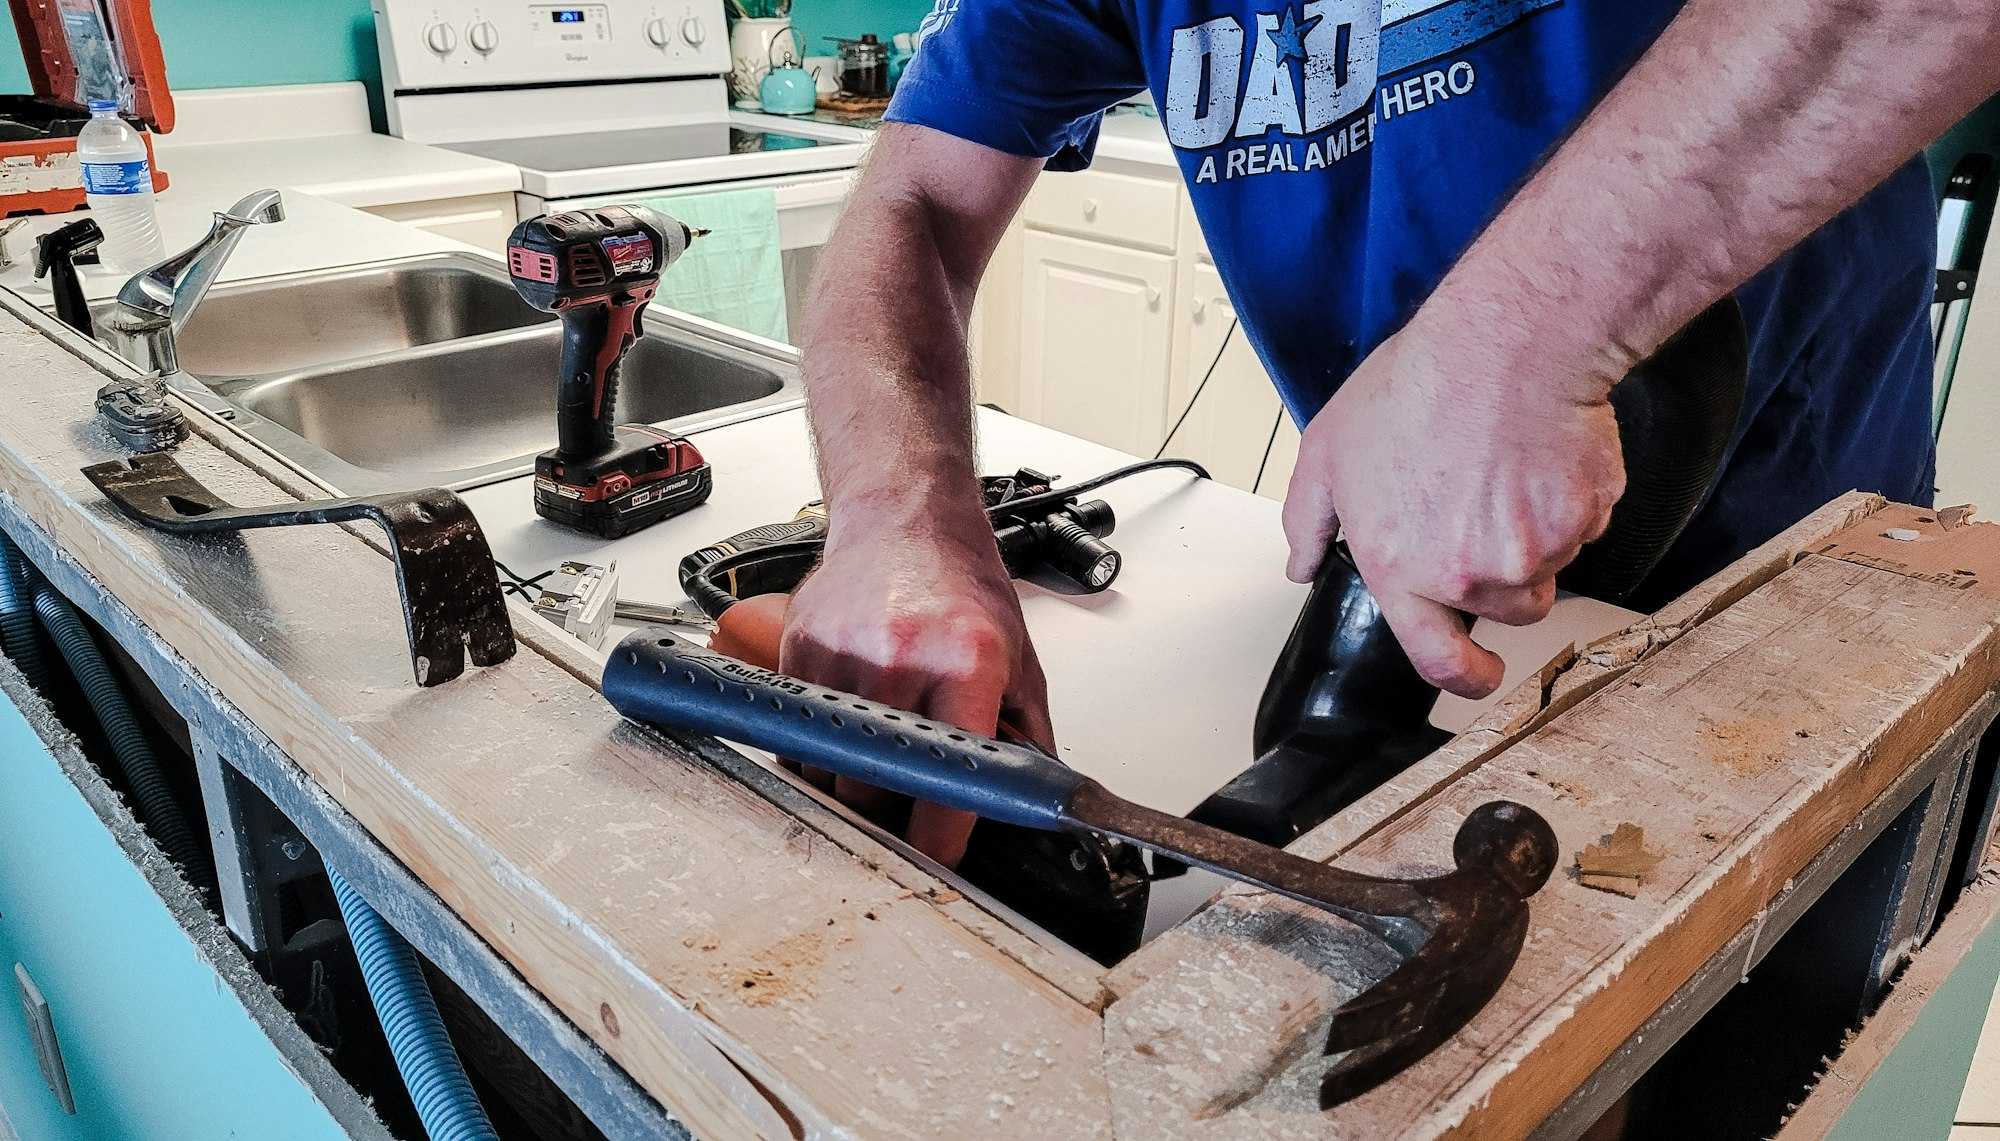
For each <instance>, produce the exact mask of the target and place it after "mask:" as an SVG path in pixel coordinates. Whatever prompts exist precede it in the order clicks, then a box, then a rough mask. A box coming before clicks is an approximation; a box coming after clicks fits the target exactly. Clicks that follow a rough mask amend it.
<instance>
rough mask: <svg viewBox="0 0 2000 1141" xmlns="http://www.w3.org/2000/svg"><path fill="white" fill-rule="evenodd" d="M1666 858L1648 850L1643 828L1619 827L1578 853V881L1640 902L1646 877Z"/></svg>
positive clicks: (1636, 826)
mask: <svg viewBox="0 0 2000 1141" xmlns="http://www.w3.org/2000/svg"><path fill="white" fill-rule="evenodd" d="M1664 858H1665V857H1664V856H1662V855H1661V854H1660V853H1659V852H1649V851H1647V850H1646V830H1645V829H1644V828H1641V827H1639V826H1638V825H1637V824H1632V823H1625V824H1620V825H1619V826H1618V827H1617V828H1615V829H1613V830H1612V832H1611V833H1610V834H1609V835H1607V836H1605V837H1603V838H1601V839H1600V840H1598V842H1597V843H1595V844H1591V845H1588V846H1587V847H1585V848H1584V849H1583V851H1581V852H1578V853H1577V854H1576V881H1577V882H1578V883H1580V884H1582V885H1583V886H1585V887H1587V888H1594V889H1596V890H1598V891H1608V892H1610V893H1612V894H1613V895H1622V896H1624V897H1625V898H1626V899H1637V898H1639V887H1640V885H1641V884H1643V883H1645V882H1646V876H1647V874H1648V873H1650V872H1651V871H1652V870H1653V868H1654V867H1656V866H1658V864H1659V862H1660V861H1661V860H1662V859H1664Z"/></svg>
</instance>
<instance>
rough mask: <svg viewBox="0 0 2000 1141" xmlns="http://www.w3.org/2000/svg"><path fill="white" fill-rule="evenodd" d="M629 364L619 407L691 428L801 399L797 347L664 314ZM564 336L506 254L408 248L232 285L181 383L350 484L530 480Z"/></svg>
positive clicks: (215, 303)
mask: <svg viewBox="0 0 2000 1141" xmlns="http://www.w3.org/2000/svg"><path fill="white" fill-rule="evenodd" d="M645 329H646V335H645V336H644V337H642V338H640V340H639V341H638V343H637V344H635V345H634V346H633V347H632V351H631V352H630V353H629V354H628V355H627V356H626V358H625V363H624V366H623V368H622V369H621V370H620V375H619V390H618V413H617V414H618V418H619V419H620V420H621V421H623V422H630V423H645V424H664V425H666V426H667V427H668V428H670V429H672V430H675V431H679V432H688V431H694V430H697V429H700V428H706V427H713V426H716V425H719V424H723V423H728V422H731V421H734V420H741V419H746V418H749V417H751V416H756V415H762V414H764V413H766V412H770V411H775V410H778V409H780V408H785V407H791V406H794V405H796V404H797V403H798V402H799V398H800V396H801V388H800V385H799V380H798V367H797V358H796V356H795V354H793V353H792V352H790V351H789V350H786V349H784V348H782V347H778V346H773V345H771V344H769V343H768V342H764V341H760V340H757V339H755V338H752V337H748V336H744V335H742V334H737V333H734V332H732V331H731V330H728V329H724V328H722V327H720V326H716V325H713V324H711V323H708V322H705V321H701V320H699V319H696V318H691V317H686V316H684V315H681V314H677V313H674V312H671V311H668V310H661V309H657V308H656V309H649V310H648V311H647V314H646V317H645ZM561 335H562V329H561V326H560V325H559V324H557V323H556V322H555V321H554V320H553V319H552V318H550V317H549V316H548V315H546V314H543V313H540V312H537V311H536V310H535V309H533V308H531V307H529V306H528V305H527V304H526V303H525V302H522V301H521V300H520V298H519V297H518V296H516V295H515V293H514V288H513V286H512V284H510V283H509V282H508V280H507V277H506V272H505V270H504V269H503V268H502V267H500V266H499V265H498V264H497V263H494V262H489V261H487V260H485V259H483V258H478V257H475V256H472V255H469V254H468V255H441V256H435V257H425V258H414V259H406V260H402V261H396V262H387V263H381V264H377V265H370V266H360V267H355V268H351V269H344V270H336V271H329V272H319V273H307V274H296V275H287V276H282V277H273V278H264V279H259V280H256V281H248V282H240V283H233V284H227V285H218V286H216V287H215V288H214V289H213V290H211V291H210V293H209V295H208V297H207V299H206V300H204V301H203V303H202V307H201V308H200V309H198V310H197V311H196V313H195V315H194V317H193V319H191V320H190V321H189V322H188V325H187V327H186V328H185V329H184V330H183V331H182V333H181V335H180V340H179V351H180V360H181V364H182V367H183V368H185V369H186V370H187V372H186V374H185V375H183V376H181V377H179V378H177V380H176V383H177V385H178V386H179V387H180V388H182V389H183V390H184V391H188V392H189V393H190V395H192V396H194V397H195V398H196V399H197V400H199V401H201V402H202V403H203V404H205V405H207V406H208V407H211V408H213V409H215V410H216V411H217V412H218V413H219V414H221V415H223V416H225V417H226V418H228V419H230V420H231V421H233V422H234V423H235V424H236V425H237V427H239V428H241V429H242V430H243V431H244V432H245V433H246V434H248V435H249V436H250V437H252V438H253V439H255V440H258V441H259V442H261V443H263V444H264V445H265V446H266V447H267V448H269V449H270V450H271V451H273V452H275V453H277V454H278V455H280V456H281V457H283V458H284V459H286V460H288V461H290V462H291V463H293V464H295V465H297V466H298V467H300V468H301V469H303V470H305V471H306V472H308V473H309V474H311V475H312V476H314V477H315V478H317V479H318V480H320V481H321V482H323V483H325V484H327V485H328V486H331V487H334V488H337V489H339V490H340V491H342V492H345V493H347V494H351V495H366V494H374V493H377V492H381V491H388V490H396V489H406V488H414V487H424V486H442V487H451V488H455V489H461V490H462V489H464V488H467V487H475V486H478V485H480V484H483V483H491V482H494V481H496V480H501V479H507V478H511V477H513V476H517V475H522V474H525V473H527V472H529V471H532V470H533V468H534V457H535V454H536V453H538V452H540V451H542V450H543V449H545V448H548V447H550V446H552V445H553V444H554V443H555V385H556V373H557V367H558V364H559V361H560V357H561Z"/></svg>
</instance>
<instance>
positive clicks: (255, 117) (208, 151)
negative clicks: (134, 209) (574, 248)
mask: <svg viewBox="0 0 2000 1141" xmlns="http://www.w3.org/2000/svg"><path fill="white" fill-rule="evenodd" d="M176 105H177V109H178V112H179V126H178V128H177V129H176V130H175V131H174V132H171V133H169V134H166V135H163V136H160V137H159V138H158V139H157V140H156V143H155V145H156V147H157V149H158V159H159V164H160V168H161V169H162V170H164V171H166V172H167V177H168V186H167V189H166V190H165V191H163V192H161V194H160V196H159V200H158V201H159V218H160V231H161V235H160V236H161V239H162V241H163V243H164V245H165V246H166V248H167V251H168V252H169V253H173V252H176V251H179V250H182V249H185V248H187V247H188V246H189V245H192V244H193V243H194V242H195V241H196V240H197V239H198V238H200V237H201V235H202V234H204V233H206V232H207V231H208V227H209V223H210V220H211V218H212V217H213V215H214V214H215V212H216V211H218V210H226V209H228V208H229V207H230V206H231V205H232V204H234V203H235V202H236V201H237V199H239V198H241V197H243V196H244V195H245V194H248V193H250V192H251V191H253V190H261V189H264V188H266V187H272V188H276V189H277V190H279V191H280V192H281V193H282V194H283V195H284V203H285V220H284V221H282V222H278V223H274V224H270V225H262V226H252V227H250V228H249V229H247V230H245V231H244V232H243V238H242V240H241V242H239V243H238V245H237V247H236V251H235V253H233V254H232V255H231V256H230V258H229V261H228V262H227V263H226V264H225V265H224V266H223V269H222V275H221V277H220V278H219V279H218V280H221V281H237V280H242V279H245V278H253V277H267V276H270V275H272V274H279V273H294V272H299V271H303V270H315V269H334V268H337V267H340V266H345V265H358V264H360V263H363V262H372V261H386V260H389V259H392V258H403V257H414V256H417V255H420V254H429V253H441V252H446V251H458V252H466V251H471V252H474V253H480V251H478V250H476V249H475V248H474V247H472V246H468V245H464V244H462V243H460V242H455V241H452V240H451V239H449V238H441V237H438V236H437V235H435V234H431V233H428V232H426V231H423V230H420V229H417V228H416V227H415V226H409V225H404V224H403V223H401V222H393V221H390V220H388V219H386V218H378V217H376V216H375V215H373V214H369V213H366V212H365V211H362V210H359V209H355V208H354V207H358V206H367V205H380V204H383V203H389V202H415V201H423V200H425V199H431V198H450V197H460V196H464V195H469V194H485V193H498V192H505V191H512V190H515V189H517V188H518V187H519V186H520V184H521V176H520V172H519V171H517V170H515V169H514V168H513V167H511V166H508V165H506V164H505V163H497V162H493V161H491V160H490V159H482V158H475V157H473V156H471V155H462V154H457V153H455V152H453V151H447V150H443V149H440V148H437V147H428V146H424V145H422V144H420V143H412V142H407V141H405V140H403V139H396V138H390V137H389V136H387V135H374V134H368V133H366V129H367V124H368V111H367V101H366V98H365V95H364V93H363V90H362V88H361V85H360V84H358V83H329V84H300V85H296V86H291V87H263V88H247V87H246V88H226V89H220V90H216V91H191V92H185V93H182V94H181V95H179V96H178V97H177V99H176ZM313 131H319V132H327V133H320V134H309V132H313ZM302 132H305V133H308V134H307V137H298V136H299V135H300V134H301V133H302ZM83 216H85V215H84V212H82V211H77V212H74V213H70V214H60V215H48V216H46V217H37V218H30V219H28V220H27V222H26V223H25V224H24V225H23V226H22V227H21V228H20V229H18V230H16V231H14V233H13V234H12V235H10V236H9V237H8V239H7V248H8V251H9V253H10V254H11V255H12V257H13V259H14V263H15V264H14V265H12V266H10V267H8V268H7V269H5V270H0V285H4V286H6V287H8V288H10V289H13V290H15V291H16V292H18V293H20V294H21V295H23V296H24V297H27V298H28V299H29V300H31V301H33V302H35V303H36V304H38V305H47V304H48V303H49V302H48V299H49V289H48V284H47V282H45V281H36V280H35V279H34V272H33V266H34V239H35V236H36V235H38V234H42V233H46V232H48V231H49V230H53V229H55V228H56V227H58V226H61V225H63V224H65V223H67V222H69V221H71V220H73V219H75V218H79V217H83ZM481 256H491V255H488V254H483V253H482V254H481ZM79 269H80V270H81V274H80V276H81V278H82V281H83V290H84V294H85V296H87V297H89V298H91V299H92V300H96V299H98V298H103V297H110V296H112V295H113V294H115V293H117V292H118V289H119V287H120V286H122V285H123V284H124V283H125V281H126V279H127V278H128V277H130V276H131V275H130V273H128V272H124V271H119V270H112V269H107V268H105V267H103V266H90V265H86V266H81V267H79Z"/></svg>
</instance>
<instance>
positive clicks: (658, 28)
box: [646, 16, 667, 48]
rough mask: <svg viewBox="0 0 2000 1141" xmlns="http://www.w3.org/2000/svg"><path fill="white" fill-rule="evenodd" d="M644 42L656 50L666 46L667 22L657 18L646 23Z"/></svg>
mask: <svg viewBox="0 0 2000 1141" xmlns="http://www.w3.org/2000/svg"><path fill="white" fill-rule="evenodd" d="M646 42H648V43H650V44H652V45H653V46H654V47H656V48H663V47H666V46H667V22H666V21H665V20H663V19H661V18H660V17H658V16H655V17H653V18H652V19H650V20H648V21H646Z"/></svg>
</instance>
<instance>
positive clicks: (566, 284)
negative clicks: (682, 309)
mask: <svg viewBox="0 0 2000 1141" xmlns="http://www.w3.org/2000/svg"><path fill="white" fill-rule="evenodd" d="M705 232H706V231H702V230H696V229H694V228H692V227H690V226H688V225H687V224H686V223H684V222H681V221H680V220H678V219H675V218H670V217H668V216H667V215H665V214H662V213H660V212H659V211H657V210H649V209H647V208H646V207H644V206H601V207H596V208H593V209H588V210H568V211H565V212H563V213H561V214H545V215H542V216H541V217H539V218H530V219H528V220H527V221H525V222H522V223H521V224H520V225H518V226H515V227H514V232H513V233H511V234H509V235H508V236H507V272H508V275H509V276H510V277H512V278H513V280H514V290H515V292H517V293H519V294H520V295H521V298H522V299H523V300H525V301H526V302H527V303H528V304H530V305H533V306H534V307H535V308H537V309H540V310H542V311H543V312H545V313H554V314H556V315H557V316H558V317H561V318H562V323H563V353H562V376H561V379H560V380H558V381H557V384H556V446H555V447H554V448H553V449H551V450H549V451H546V452H543V453H542V454H541V455H539V456H536V457H535V512H536V514H539V515H540V516H541V517H542V518H544V519H549V520H552V521H554V522H557V523H561V524H563V525H564V526H567V527H574V528H576V529H577V530H579V531H587V532H589V533H590V534H593V535H597V536H599V537H601V538H606V539H615V538H617V537H618V536H620V535H627V534H630V533H632V532H633V531H637V530H639V529H640V528H642V527H650V526H652V525H653V524H654V523H658V522H659V521H660V520H662V519H666V518H669V517H671V516H674V515H678V514H680V513H681V512H683V511H686V510H687V509H688V508H690V507H695V506H698V505H700V504H701V503H702V502H703V501H705V500H707V499H708V493H709V492H710V491H711V490H712V489H713V488H714V486H715V479H714V475H713V473H711V472H710V470H709V466H708V463H707V461H705V460H703V459H702V457H701V452H699V451H698V450H696V448H695V446H694V445H693V444H691V443H689V442H688V441H687V440H685V439H682V438H681V437H679V436H676V435H674V434H673V433H671V432H668V431H665V430H664V429H661V428H654V427H650V426H647V425H642V424H618V423H615V414H616V412H617V406H618V365H619V362H620V361H622V360H623V359H624V357H625V353H626V350H628V349H630V348H631V347H632V344H633V342H635V341H637V340H638V339H639V336H640V334H641V332H642V330H641V328H640V324H639V318H640V314H642V313H644V312H645V309H646V303H647V302H648V301H651V300H652V299H653V293H654V291H655V290H657V289H658V288H659V284H660V274H661V273H662V272H663V271H665V270H666V268H667V267H668V266H670V265H672V264H673V263H674V262H675V260H677V259H678V258H679V257H680V256H681V255H682V254H683V253H686V252H687V248H688V245H689V244H690V243H692V242H693V241H694V239H695V238H697V237H699V236H700V235H701V234H703V233H705Z"/></svg>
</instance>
